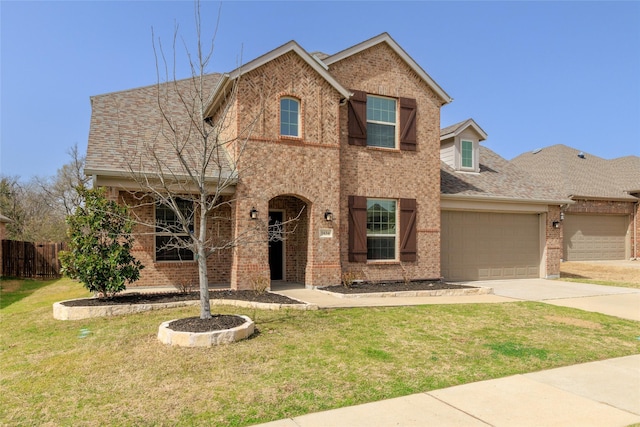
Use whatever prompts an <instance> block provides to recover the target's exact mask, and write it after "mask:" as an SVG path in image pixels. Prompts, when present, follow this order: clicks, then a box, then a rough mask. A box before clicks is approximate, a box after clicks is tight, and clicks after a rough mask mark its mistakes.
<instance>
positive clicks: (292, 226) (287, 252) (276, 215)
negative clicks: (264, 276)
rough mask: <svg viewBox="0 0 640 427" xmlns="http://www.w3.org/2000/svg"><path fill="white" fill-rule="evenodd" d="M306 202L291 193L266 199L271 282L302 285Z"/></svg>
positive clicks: (306, 237)
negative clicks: (267, 205) (267, 203)
mask: <svg viewBox="0 0 640 427" xmlns="http://www.w3.org/2000/svg"><path fill="white" fill-rule="evenodd" d="M309 210H310V209H309V205H308V203H307V202H305V201H304V200H302V199H300V198H298V197H296V196H293V195H280V196H277V197H274V198H273V199H271V200H269V230H270V232H269V236H270V238H269V269H270V271H271V281H272V282H293V283H300V284H302V285H304V283H305V269H306V267H307V258H308V257H307V252H308V242H309V237H308V234H309Z"/></svg>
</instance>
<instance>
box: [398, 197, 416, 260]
mask: <svg viewBox="0 0 640 427" xmlns="http://www.w3.org/2000/svg"><path fill="white" fill-rule="evenodd" d="M416 206H417V205H416V199H400V261H406V262H413V261H415V260H416V253H417V247H418V245H417V236H416V234H417V233H416V227H417V221H416V211H417V209H416Z"/></svg>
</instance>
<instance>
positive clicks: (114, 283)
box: [60, 188, 144, 297]
mask: <svg viewBox="0 0 640 427" xmlns="http://www.w3.org/2000/svg"><path fill="white" fill-rule="evenodd" d="M79 191H80V192H81V194H82V196H83V199H84V204H82V205H81V206H79V207H78V208H77V209H76V211H75V212H74V213H73V214H72V215H69V216H68V217H67V224H68V225H69V229H68V234H69V250H68V251H65V252H63V253H61V254H60V262H61V264H62V272H63V273H64V274H65V275H66V276H68V277H70V278H72V279H78V280H80V282H82V283H83V284H84V286H85V287H86V288H87V289H88V290H89V291H90V292H94V293H96V294H98V296H100V297H110V296H113V295H115V294H116V293H118V292H121V291H123V290H124V289H126V283H133V282H135V281H136V280H138V279H139V278H140V270H141V269H142V268H144V266H143V265H142V264H141V263H140V261H138V260H136V259H135V258H134V257H133V256H132V255H131V247H132V246H133V236H132V234H131V233H132V230H133V221H131V219H130V218H129V216H128V210H127V208H126V206H120V205H118V204H117V203H116V202H114V201H111V200H108V199H107V198H106V196H105V192H104V189H102V188H98V189H90V190H86V189H80V190H79Z"/></svg>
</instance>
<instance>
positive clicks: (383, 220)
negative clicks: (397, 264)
mask: <svg viewBox="0 0 640 427" xmlns="http://www.w3.org/2000/svg"><path fill="white" fill-rule="evenodd" d="M397 222H398V220H397V203H396V201H395V200H388V199H367V259H368V260H395V259H396V247H397V235H398V233H397V227H396V224H397Z"/></svg>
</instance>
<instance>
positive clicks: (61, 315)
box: [53, 298, 318, 320]
mask: <svg viewBox="0 0 640 427" xmlns="http://www.w3.org/2000/svg"><path fill="white" fill-rule="evenodd" d="M84 299H89V298H77V299H74V300H66V301H59V302H56V303H54V304H53V318H54V319H57V320H82V319H90V318H93V317H110V316H122V315H125V314H135V313H141V312H143V311H151V310H162V309H165V308H175V307H187V306H194V305H199V304H200V300H191V301H175V302H159V303H149V304H114V305H98V306H67V305H64V304H63V303H65V302H67V301H76V300H84ZM292 299H293V298H292ZM210 303H211V305H230V306H234V307H242V308H257V309H261V310H281V309H292V310H317V309H318V306H317V305H316V304H308V303H305V302H300V304H274V303H264V302H255V301H243V300H230V299H212V300H211V301H210Z"/></svg>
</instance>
